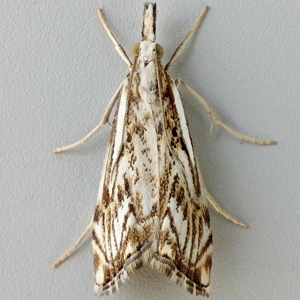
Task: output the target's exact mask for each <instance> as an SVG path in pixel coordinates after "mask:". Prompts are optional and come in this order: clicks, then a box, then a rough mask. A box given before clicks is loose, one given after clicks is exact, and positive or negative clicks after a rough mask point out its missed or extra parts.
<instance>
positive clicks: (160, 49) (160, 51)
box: [156, 44, 164, 59]
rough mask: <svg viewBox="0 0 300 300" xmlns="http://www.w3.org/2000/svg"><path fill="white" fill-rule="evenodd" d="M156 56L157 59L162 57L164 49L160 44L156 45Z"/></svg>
mask: <svg viewBox="0 0 300 300" xmlns="http://www.w3.org/2000/svg"><path fill="white" fill-rule="evenodd" d="M156 55H157V58H159V59H161V58H162V57H163V56H164V48H163V47H162V46H161V45H160V44H156Z"/></svg>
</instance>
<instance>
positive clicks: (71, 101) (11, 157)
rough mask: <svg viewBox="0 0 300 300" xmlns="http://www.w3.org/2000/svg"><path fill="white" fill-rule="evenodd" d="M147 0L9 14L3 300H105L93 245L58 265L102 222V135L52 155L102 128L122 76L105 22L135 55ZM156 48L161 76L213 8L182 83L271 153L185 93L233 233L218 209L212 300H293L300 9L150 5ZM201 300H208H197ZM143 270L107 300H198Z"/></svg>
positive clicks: (3, 126)
mask: <svg viewBox="0 0 300 300" xmlns="http://www.w3.org/2000/svg"><path fill="white" fill-rule="evenodd" d="M143 2H144V1H138V0H132V1H117V0H109V1H108V0H107V1H104V0H102V1H101V0H98V1H96V0H94V1H86V0H80V1H71V0H48V1H46V0H41V1H33V0H32V1H24V0H13V1H11V0H2V2H1V6H0V16H1V18H0V26H1V27H0V32H1V34H0V39H1V47H0V60H1V61H0V65H1V72H0V76H1V81H0V92H1V98H0V109H1V119H0V130H1V144H0V147H1V150H0V163H1V210H0V214H1V218H0V226H1V233H0V257H1V272H0V297H1V299H73V300H74V299H96V297H95V296H94V294H93V257H92V250H91V245H90V244H91V242H90V240H91V238H90V236H89V237H88V238H87V240H86V241H85V242H84V243H83V245H82V246H81V247H80V248H79V249H78V251H77V252H76V254H75V255H73V256H72V257H71V258H70V259H69V260H68V261H66V262H65V263H64V264H63V265H61V266H60V267H59V268H58V269H56V270H52V269H51V268H50V265H51V263H52V262H53V261H54V260H55V259H57V258H58V257H59V256H60V255H61V254H62V253H63V252H64V251H65V250H67V249H68V248H69V247H70V246H71V245H72V244H73V243H74V242H75V240H76V239H77V238H78V237H79V235H80V234H81V232H82V231H83V230H84V228H85V227H86V226H87V224H88V222H89V220H90V218H91V217H92V215H93V211H94V207H95V202H96V195H97V191H98V183H99V180H100V173H101V169H102V164H103V159H104V154H105V151H106V145H107V142H108V138H109V132H110V129H109V126H106V127H105V129H103V130H102V131H101V132H99V133H98V134H97V135H96V136H95V137H94V138H93V139H92V140H90V141H89V142H88V143H87V144H86V145H84V146H81V147H79V148H77V149H75V150H73V151H70V152H67V153H64V154H60V155H54V154H52V153H51V149H52V148H55V147H58V146H63V145H66V144H69V143H72V142H74V141H77V140H79V139H80V138H82V137H83V136H84V135H85V134H86V133H88V132H89V131H90V130H91V129H92V128H93V127H94V126H95V125H96V124H97V123H98V122H99V120H100V117H101V115H102V113H103V111H104V108H105V107H106V104H107V103H108V101H109V99H110V97H111V96H112V95H113V93H114V91H115V90H116V88H117V87H118V86H119V84H120V82H121V81H122V79H123V78H124V76H125V75H126V73H127V71H128V70H127V67H126V64H125V63H124V62H123V61H122V60H121V58H120V57H119V55H118V54H117V53H116V51H115V50H114V46H113V44H112V42H111V41H110V39H109V38H108V36H107V34H106V32H105V30H104V28H103V27H102V25H101V24H100V21H99V19H98V15H97V11H96V9H97V8H98V7H102V8H103V10H104V11H105V15H106V18H107V20H108V22H109V24H110V25H111V28H112V29H113V31H114V32H115V34H116V36H117V37H118V39H119V41H120V42H121V44H122V45H123V46H124V48H125V49H126V51H127V52H129V53H130V51H131V47H132V45H133V44H135V43H137V42H138V41H139V40H140V32H141V26H142V12H143ZM156 2H157V4H158V25H157V31H158V33H157V36H158V38H157V40H158V43H160V44H162V45H163V46H164V49H165V59H164V62H167V60H168V58H169V57H170V55H171V54H172V53H173V51H174V50H175V48H176V47H177V45H178V44H179V43H180V42H181V41H182V39H183V38H184V36H185V35H186V33H187V32H188V30H189V29H190V27H191V26H192V24H193V22H194V21H195V19H196V18H197V16H198V14H199V13H200V11H201V10H202V9H203V7H204V5H209V6H210V11H209V13H208V15H207V16H206V18H205V21H204V22H203V24H202V26H201V28H200V30H199V31H198V33H197V34H196V36H195V37H194V39H193V40H192V42H191V43H190V44H189V45H188V47H187V48H186V50H185V51H184V52H183V54H182V55H181V57H180V58H179V59H178V60H177V62H176V63H175V64H174V65H173V66H172V67H171V69H170V74H171V76H172V77H173V78H178V77H180V78H182V79H184V80H185V81H186V82H188V83H189V84H190V85H191V86H192V87H193V88H194V89H196V90H197V92H199V93H200V94H201V95H202V96H203V97H204V98H205V99H206V100H207V101H208V102H209V103H210V104H211V105H212V107H214V109H215V110H216V112H217V113H219V114H220V115H221V116H222V119H223V121H225V122H226V123H228V124H229V125H231V126H232V127H234V128H235V129H237V130H239V131H241V132H243V133H245V134H248V135H253V136H255V137H258V138H266V139H276V140H278V141H279V144H278V146H268V147H267V146H257V145H252V144H249V143H241V142H240V141H239V140H237V139H235V138H234V137H232V136H230V135H229V134H227V133H225V132H224V131H223V130H222V129H216V130H215V131H214V133H213V135H212V137H210V135H209V126H210V123H209V119H208V117H207V114H206V113H205V112H203V110H202V109H201V107H200V106H199V105H198V104H197V103H196V102H195V101H194V100H193V99H192V97H191V96H190V95H188V94H187V93H185V92H183V93H182V97H183V102H184V106H185V108H186V113H187V116H188V120H189V124H190V128H191V133H192V137H193V140H194V145H195V149H196V152H197V153H198V157H199V160H200V166H201V170H202V173H203V177H204V180H205V182H206V185H207V187H208V189H209V190H210V192H211V193H212V195H213V196H214V197H215V198H216V199H217V200H218V202H219V204H220V205H221V206H223V207H224V208H225V209H226V210H227V211H228V212H230V213H231V214H233V215H234V216H236V217H238V218H240V219H241V220H243V221H245V222H247V223H248V224H250V228H249V229H243V228H240V227H238V226H236V225H234V224H232V223H230V222H229V221H227V220H226V219H225V218H223V217H222V216H221V215H219V214H218V213H216V212H215V211H214V210H213V209H211V210H210V211H211V219H212V226H213V231H214V256H213V270H212V278H211V284H212V292H211V299H213V300H216V299H222V300H223V299H230V300H234V299H239V300H240V299H243V300H245V299H246V300H247V299H251V300H253V299H290V300H293V299H295V300H296V299H299V297H300V285H299V278H300V269H299V267H300V258H299V257H300V256H299V246H300V238H299V225H300V203H299V195H300V175H299V174H300V172H299V167H300V159H299V132H300V121H299V116H300V107H299V95H300V84H299V75H300V71H299V70H300V68H299V58H300V51H299V49H300V34H299V29H300V18H299V15H300V2H299V1H296V0H294V1H293V0H290V1H279V0H274V1H259V0H251V1H250V0H248V1H246V0H239V1H234V0H232V1H229V0H228V1H208V0H207V1H199V0H185V1H184V0H174V1H170V0H169V1H166V0H164V1H163V0H157V1H156ZM200 298H201V297H200ZM200 298H199V297H193V296H191V295H189V294H187V293H186V292H185V290H184V289H182V288H180V287H178V286H177V285H176V284H175V283H173V282H171V281H170V280H168V279H167V278H165V277H164V276H163V275H160V274H158V273H156V272H154V271H152V270H151V269H150V268H148V267H145V268H143V269H141V270H139V271H138V272H136V273H135V274H134V275H133V276H132V277H131V279H130V280H129V281H128V282H127V284H125V285H123V286H122V288H121V290H120V291H119V293H117V294H115V295H113V296H111V297H110V299H124V300H125V299H131V300H132V299H172V300H175V299H200Z"/></svg>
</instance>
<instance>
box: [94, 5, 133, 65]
mask: <svg viewBox="0 0 300 300" xmlns="http://www.w3.org/2000/svg"><path fill="white" fill-rule="evenodd" d="M98 14H99V17H100V20H101V22H102V24H103V26H104V28H105V30H106V32H107V33H108V35H109V37H110V38H111V40H112V41H113V43H114V44H115V46H116V50H117V51H118V53H119V54H120V56H121V57H122V58H123V60H124V61H125V62H126V64H127V65H128V66H129V68H131V67H132V62H131V61H130V59H129V58H128V55H127V54H126V52H125V50H124V48H123V47H122V46H121V45H120V44H119V42H118V41H117V39H116V38H115V36H114V34H113V33H112V31H111V29H110V28H109V26H108V24H107V22H106V20H105V18H104V15H103V11H102V10H101V9H100V8H99V9H98Z"/></svg>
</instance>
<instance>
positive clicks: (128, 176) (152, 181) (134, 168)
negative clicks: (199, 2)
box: [53, 3, 276, 296]
mask: <svg viewBox="0 0 300 300" xmlns="http://www.w3.org/2000/svg"><path fill="white" fill-rule="evenodd" d="M207 9H208V8H207V7H205V8H204V10H203V12H202V13H201V15H200V16H199V18H198V19H197V21H196V23H195V24H194V26H193V28H192V30H191V31H190V32H189V34H188V35H187V36H186V38H185V39H184V41H183V42H182V43H181V44H180V45H179V47H178V48H177V49H176V51H175V53H174V54H173V56H172V57H171V59H170V61H169V62H168V63H167V65H166V66H165V67H163V66H162V65H161V62H160V59H161V57H162V56H163V48H162V46H160V45H159V44H157V43H156V36H155V31H156V4H152V3H146V4H145V8H144V18H143V28H142V41H141V42H140V43H139V44H138V45H136V46H135V47H134V50H133V51H134V55H135V57H134V62H133V63H131V61H130V59H129V58H128V56H127V54H126V53H125V51H124V50H123V48H122V47H121V45H120V44H119V43H118V42H117V40H116V38H115V37H114V35H113V33H112V31H111V30H110V28H109V27H108V25H107V23H106V21H105V20H104V17H103V13H102V11H101V10H99V16H100V19H101V21H102V23H103V25H104V27H105V29H106V31H107V32H108V34H109V36H110V37H111V39H112V41H113V42H114V44H115V45H116V49H117V51H118V52H119V54H120V55H121V57H122V58H123V59H124V60H125V62H126V63H127V64H128V66H129V69H130V71H129V73H128V74H127V76H126V77H125V79H124V81H123V82H122V83H121V85H120V87H119V88H118V90H117V91H116V93H115V94H114V96H113V97H112V99H111V101H110V102H109V104H108V108H107V109H106V111H105V113H104V116H103V118H102V120H101V121H100V123H99V125H98V126H97V127H96V128H95V129H93V130H92V131H91V132H90V133H89V134H88V135H87V136H86V137H85V138H83V139H82V140H81V141H79V142H76V143H74V144H72V145H69V146H66V147H63V148H58V149H56V150H54V152H61V151H65V150H69V149H72V148H74V147H76V146H78V145H80V144H82V143H84V142H86V141H87V140H88V139H89V138H90V137H91V136H92V135H93V134H94V133H95V132H96V131H97V130H98V129H100V128H101V127H102V126H103V125H104V124H106V123H107V122H108V119H109V115H110V113H111V111H112V108H113V107H114V105H115V104H117V109H116V114H115V118H114V121H113V124H112V133H111V139H110V144H109V148H108V151H107V154H106V160H105V163H104V169H103V174H102V179H101V181H100V188H99V194H98V199H97V206H96V209H95V214H94V217H93V218H92V220H91V222H90V224H89V226H88V227H87V228H86V230H85V232H84V233H83V234H82V236H81V237H80V238H79V240H78V241H77V242H76V244H75V245H74V246H73V247H72V248H71V249H70V250H69V251H68V252H66V253H65V254H64V255H63V256H62V257H61V258H59V260H58V261H57V262H56V263H55V264H54V265H53V266H54V267H57V266H58V265H59V264H60V263H62V262H63V261H64V260H65V259H66V258H67V257H68V256H70V255H71V254H72V253H73V252H74V251H75V249H76V248H77V247H78V246H79V244H80V243H81V242H82V240H83V239H84V237H85V236H86V235H87V234H88V233H89V232H90V231H91V230H92V236H93V251H94V261H95V291H96V292H99V293H100V294H101V295H109V294H111V293H113V292H115V291H117V290H118V289H119V286H120V284H121V283H122V282H124V281H125V280H126V279H127V278H128V276H129V275H130V274H132V273H133V272H134V271H135V270H136V269H138V268H140V267H142V266H143V264H149V265H150V266H151V267H152V268H153V269H155V270H157V271H159V272H161V273H163V274H165V275H166V276H167V277H169V278H170V279H172V280H174V281H175V282H176V283H177V284H179V285H182V286H184V287H185V288H186V290H187V291H189V292H190V293H192V294H194V295H205V296H208V295H209V291H210V270H211V264H212V232H211V228H210V219H209V212H208V207H207V200H208V201H209V202H210V203H211V204H212V205H213V207H214V208H215V209H216V210H217V211H218V212H220V213H222V214H223V215H224V216H225V217H226V218H228V219H229V220H231V221H233V222H234V223H236V224H238V225H241V226H246V224H244V223H242V222H240V221H238V220H237V219H235V218H233V217H231V216H230V215H229V214H228V213H226V212H225V211H224V210H222V209H221V208H220V207H219V206H218V204H217V203H216V202H215V201H214V199H213V198H212V196H211V195H210V194H209V193H208V191H207V189H206V187H205V185H204V182H203V179H202V176H201V173H200V171H199V168H198V164H197V160H196V157H195V155H194V150H193V144H192V140H191V137H190V133H189V129H188V125H187V120H186V117H185V113H184V110H183V106H182V102H181V98H180V94H179V92H178V86H179V85H180V84H182V85H183V86H184V87H185V88H186V89H187V90H188V91H189V92H190V93H191V94H192V95H193V96H194V97H195V98H196V99H197V100H198V101H199V102H200V104H201V105H202V106H203V108H204V109H205V110H206V111H207V112H208V114H209V116H210V118H211V120H212V125H219V126H221V127H223V128H224V129H225V130H227V131H228V132H229V133H231V134H233V135H234V136H236V137H237V138H239V139H242V140H245V141H249V142H253V143H257V144H264V145H272V144H276V142H275V141H269V140H258V139H254V138H251V137H248V136H244V135H242V134H240V133H238V132H236V131H235V130H233V129H232V128H230V127H229V126H227V125H226V124H224V123H223V122H222V121H221V119H220V118H219V116H218V115H217V114H216V113H215V112H214V111H213V110H212V108H211V107H210V106H209V105H208V103H207V102H206V101H205V100H204V99H203V98H202V97H201V96H200V95H198V94H197V93H196V92H195V91H194V90H192V88H191V87H189V86H188V85H187V84H185V83H184V82H183V81H182V80H173V79H172V78H171V77H170V76H169V74H168V72H167V70H168V68H169V67H170V65H171V64H172V63H173V62H174V61H175V59H176V58H177V57H178V55H179V54H180V53H181V51H182V50H183V48H184V46H185V45H186V43H187V42H188V40H189V39H190V38H191V36H192V35H193V34H194V32H195V30H196V28H197V27H198V25H199V24H200V22H201V20H202V19H203V17H204V15H205V14H206V12H207ZM99 289H100V291H99Z"/></svg>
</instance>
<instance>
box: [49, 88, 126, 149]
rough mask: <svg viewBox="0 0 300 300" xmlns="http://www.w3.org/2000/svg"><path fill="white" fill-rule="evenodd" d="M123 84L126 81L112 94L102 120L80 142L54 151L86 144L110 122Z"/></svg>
mask: <svg viewBox="0 0 300 300" xmlns="http://www.w3.org/2000/svg"><path fill="white" fill-rule="evenodd" d="M123 84H124V82H122V83H121V85H120V86H119V88H118V89H117V91H116V92H115V94H114V95H113V96H112V98H111V99H110V101H109V103H108V105H107V108H106V110H105V112H104V115H103V117H102V119H101V121H100V123H99V124H98V125H97V126H96V127H95V128H94V129H93V130H92V131H91V132H90V133H88V134H87V135H86V136H85V137H84V138H83V139H81V140H80V141H78V142H75V143H73V144H71V145H68V146H64V147H61V148H56V149H54V150H52V151H53V152H54V153H59V152H63V151H67V150H70V149H73V148H75V147H77V146H79V145H81V144H84V143H85V142H86V141H87V140H88V139H90V138H91V137H92V136H93V135H94V134H95V133H96V131H98V130H99V129H100V128H101V127H102V126H103V125H105V124H106V123H108V120H109V115H110V113H111V111H112V109H113V107H114V105H115V102H116V101H117V99H118V95H119V92H120V90H121V88H122V87H123Z"/></svg>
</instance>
